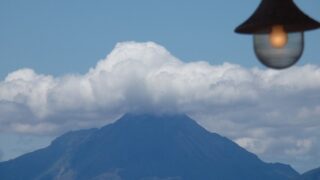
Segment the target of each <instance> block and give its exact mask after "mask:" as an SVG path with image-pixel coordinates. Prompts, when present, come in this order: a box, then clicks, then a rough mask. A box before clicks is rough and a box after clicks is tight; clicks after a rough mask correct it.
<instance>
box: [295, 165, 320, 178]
mask: <svg viewBox="0 0 320 180" xmlns="http://www.w3.org/2000/svg"><path fill="white" fill-rule="evenodd" d="M297 180H320V167H319V168H317V169H314V170H311V171H308V172H306V173H303V174H302V175H301V177H299V178H297Z"/></svg>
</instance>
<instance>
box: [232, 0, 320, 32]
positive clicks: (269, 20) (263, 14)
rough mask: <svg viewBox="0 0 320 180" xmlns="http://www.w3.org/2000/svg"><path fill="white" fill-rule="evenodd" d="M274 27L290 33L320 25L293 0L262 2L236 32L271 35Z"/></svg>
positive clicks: (268, 0)
mask: <svg viewBox="0 0 320 180" xmlns="http://www.w3.org/2000/svg"><path fill="white" fill-rule="evenodd" d="M274 25H282V26H283V27H284V30H285V31H286V32H288V33H290V32H303V31H308V30H313V29H317V28H320V23H319V22H317V21H315V20H314V19H312V18H310V17H309V16H307V15H306V14H304V13H303V12H302V11H301V10H300V9H299V8H298V7H297V6H296V4H295V3H294V2H293V0H262V2H261V3H260V5H259V7H258V8H257V10H256V11H255V12H254V13H253V15H252V16H251V17H250V18H249V19H248V20H246V21H245V22H244V23H242V24H241V25H240V26H238V27H237V28H236V29H235V32H237V33H241V34H257V33H262V34H263V33H270V32H271V30H272V29H271V28H272V26H274Z"/></svg>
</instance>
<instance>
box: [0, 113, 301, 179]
mask: <svg viewBox="0 0 320 180" xmlns="http://www.w3.org/2000/svg"><path fill="white" fill-rule="evenodd" d="M295 176H298V173H297V172H296V171H294V170H293V169H292V168H291V167H290V166H287V165H282V164H267V163H264V162H262V161H261V160H260V159H258V157H257V156H255V155H254V154H252V153H249V152H247V151H246V150H245V149H243V148H241V147H240V146H238V145H237V144H235V143H233V142H232V141H230V140H228V139H227V138H224V137H222V136H220V135H218V134H215V133H210V132H208V131H206V130H205V129H204V128H202V127H201V126H199V125H198V124H197V123H196V122H194V121H193V120H192V119H190V118H189V117H187V116H185V115H163V116H156V115H125V116H123V117H122V118H121V119H120V120H118V121H117V122H115V123H114V124H110V125H107V126H105V127H103V128H101V129H91V130H82V131H75V132H70V133H67V134H65V135H63V136H61V137H59V138H57V139H56V140H54V141H53V142H52V144H51V145H50V146H49V147H47V148H45V149H42V150H38V151H35V152H33V153H29V154H26V155H23V156H21V157H19V158H17V159H15V160H11V161H8V162H4V163H0V179H6V180H10V179H15V180H19V179H23V180H28V179H39V180H47V179H48V180H49V179H59V180H63V179H68V180H70V179H71V180H72V179H77V180H89V179H91V180H99V179H125V180H138V179H141V180H148V179H150V180H157V179H171V180H174V179H177V180H178V179H184V180H193V179H194V180H198V179H223V180H236V179H241V180H251V179H252V180H257V179H259V180H270V179H272V180H286V179H290V178H292V177H295Z"/></svg>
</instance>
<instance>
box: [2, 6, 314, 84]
mask: <svg viewBox="0 0 320 180" xmlns="http://www.w3.org/2000/svg"><path fill="white" fill-rule="evenodd" d="M296 3H297V4H298V5H299V6H300V7H301V9H303V10H304V11H305V12H306V13H308V14H309V15H311V16H312V17H314V18H316V19H320V11H319V7H320V2H319V1H318V0H308V1H305V0H296ZM258 4H259V0H256V1H234V0H232V1H231V0H227V1H222V0H221V1H212V0H202V1H194V0H189V1H182V0H172V1H155V0H137V1H124V0H108V1H104V0H97V1H94V2H89V1H84V0H70V1H62V0H58V1H47V0H45V1H43V0H30V1H25V0H2V1H1V2H0V27H1V28H0V39H1V41H0V60H1V61H0V67H1V69H0V78H4V77H5V76H6V75H7V74H8V73H9V72H11V71H13V70H16V69H18V68H22V67H29V68H32V69H35V70H36V71H37V72H41V73H45V74H53V75H62V74H66V73H83V72H86V71H87V69H88V68H89V67H91V66H92V65H93V64H95V62H96V61H97V60H99V59H102V58H104V57H105V56H106V54H107V53H108V52H110V51H111V50H112V48H113V47H114V46H115V44H116V43H117V42H121V41H130V40H133V41H139V42H140V41H142V42H144V41H154V42H157V43H159V44H161V45H163V46H165V47H166V48H167V49H169V51H170V52H171V53H173V54H174V55H176V56H177V57H179V58H181V59H183V60H185V61H195V60H206V61H209V62H210V63H212V64H221V63H222V62H225V61H229V62H232V63H236V64H241V65H243V66H248V67H251V66H260V64H259V63H258V62H257V61H256V59H255V56H254V54H253V50H252V42H251V41H252V40H251V37H249V36H248V37H247V36H239V35H237V34H235V33H233V30H234V28H235V27H236V26H237V25H238V24H240V23H241V22H243V21H244V20H245V19H246V18H247V17H248V16H249V15H251V13H252V12H253V11H254V10H255V8H256V7H257V5H258ZM319 42H320V31H314V32H310V33H307V35H306V49H305V52H304V56H303V57H302V59H301V63H302V64H304V63H313V64H318V63H319V56H317V52H318V51H319V49H318V48H319ZM317 58H318V59H317Z"/></svg>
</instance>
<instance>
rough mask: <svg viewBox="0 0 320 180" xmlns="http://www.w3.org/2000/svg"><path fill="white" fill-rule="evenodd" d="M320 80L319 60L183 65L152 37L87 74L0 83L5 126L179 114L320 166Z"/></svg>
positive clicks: (56, 126) (30, 74)
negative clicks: (276, 65)
mask: <svg viewBox="0 0 320 180" xmlns="http://www.w3.org/2000/svg"><path fill="white" fill-rule="evenodd" d="M319 82H320V67H319V66H316V65H305V66H302V67H293V68H291V69H288V70H284V71H274V70H264V69H258V68H253V69H247V68H244V67H241V66H239V65H235V64H229V63H225V64H222V65H210V64H208V63H207V62H204V61H200V62H190V63H186V62H183V61H181V60H179V59H177V58H176V57H174V56H172V55H171V54H170V53H169V52H168V51H167V50H166V49H165V48H163V47H161V46H159V45H157V44H155V43H152V42H148V43H135V42H125V43H119V44H118V45H117V46H116V47H115V49H114V50H113V51H112V52H111V53H110V54H109V55H108V56H107V57H106V58H105V59H104V60H101V61H99V62H98V64H97V65H96V67H94V68H92V69H90V70H89V71H88V73H86V74H84V75H72V74H70V75H66V76H63V77H53V76H50V75H42V74H37V73H35V72H34V71H33V70H32V69H20V70H17V71H15V72H12V73H10V74H9V75H8V76H7V77H6V78H5V80H4V81H1V82H0V132H10V133H22V134H44V135H47V134H50V135H57V134H60V133H62V132H65V131H68V130H70V129H79V128H85V127H93V126H101V125H102V124H106V123H108V122H111V121H112V120H114V119H115V118H116V117H118V116H119V115H121V114H123V113H126V112H132V111H134V112H157V113H167V112H180V113H187V114H189V115H191V116H192V117H194V118H195V119H197V120H198V122H199V123H201V124H203V125H204V126H205V127H206V128H207V129H209V130H211V131H215V132H218V133H220V134H222V135H225V136H227V137H229V138H231V139H233V140H235V141H236V142H237V143H238V144H240V145H242V146H243V147H246V148H248V149H249V150H251V151H253V152H255V153H258V155H260V156H261V157H263V158H264V159H267V160H270V161H275V160H278V161H280V160H282V161H283V162H288V163H291V164H294V165H295V167H298V168H300V169H303V170H305V169H307V168H311V167H312V166H316V165H319V164H320V153H319V152H320V143H319V142H318V141H317V139H318V138H319V137H320V132H319V128H320V123H319V122H318V120H319V119H320V110H319V109H320V108H319V107H320V94H319V90H320V83H319ZM297 158H301V159H299V161H296V160H297ZM314 159H319V161H318V162H317V161H315V160H314ZM299 162H300V163H299ZM303 164H309V166H306V165H303Z"/></svg>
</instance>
